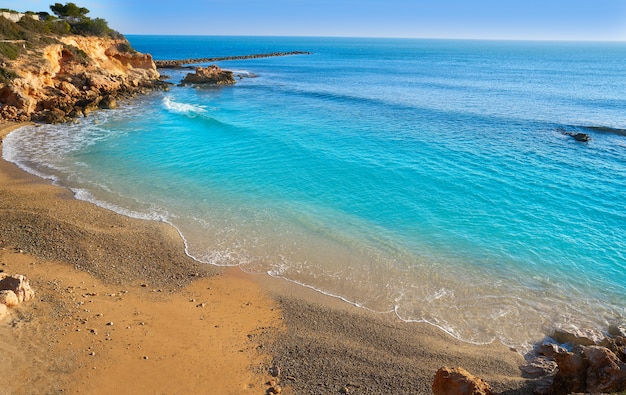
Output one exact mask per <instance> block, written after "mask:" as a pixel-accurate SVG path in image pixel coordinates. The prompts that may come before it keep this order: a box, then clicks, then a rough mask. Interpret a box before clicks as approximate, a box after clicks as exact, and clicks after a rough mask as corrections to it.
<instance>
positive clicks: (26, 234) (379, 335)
mask: <svg viewBox="0 0 626 395" xmlns="http://www.w3.org/2000/svg"><path fill="white" fill-rule="evenodd" d="M14 126H15V125H8V124H0V128H1V129H2V131H0V136H3V135H5V134H6V133H7V132H8V131H9V130H10V129H11V127H14ZM0 270H3V271H4V272H6V273H11V274H13V273H15V274H24V275H26V276H27V277H28V278H29V279H30V280H31V285H32V286H33V288H34V289H35V292H36V298H35V300H34V301H31V302H27V303H26V304H24V305H23V306H21V307H19V308H18V309H16V310H14V311H12V313H11V316H10V317H9V318H7V319H5V320H4V321H2V322H0V363H1V364H2V366H11V369H8V370H7V371H6V372H5V373H4V377H3V380H2V384H0V393H1V394H4V393H7V394H30V393H39V394H48V393H63V394H68V393H69V394H75V393H83V394H110V393H118V394H137V393H142V394H144V393H145V394H156V393H163V394H179V393H180V394H183V393H198V394H199V393H222V394H247V393H250V394H264V393H266V391H267V390H268V388H269V384H268V383H269V382H270V380H272V381H273V382H278V383H279V384H280V385H281V386H282V388H283V393H285V394H338V393H346V392H348V393H350V394H391V393H394V394H428V393H430V392H431V390H430V386H431V384H432V380H433V378H434V375H435V372H436V371H437V369H438V368H440V367H443V366H451V367H456V366H461V367H464V368H465V369H467V370H468V371H470V372H471V373H472V374H475V375H478V376H481V377H483V378H484V379H485V380H487V381H488V382H489V383H490V384H491V385H492V387H493V388H494V390H495V391H496V392H497V393H506V394H517V393H520V394H524V393H532V388H531V387H532V383H531V382H529V381H527V380H524V379H522V377H521V372H520V370H519V365H521V364H522V363H523V358H522V356H520V355H519V354H518V353H516V352H514V351H511V350H509V349H508V348H507V347H505V346H503V345H501V344H489V345H482V346H476V345H470V344H467V343H462V342H459V341H457V340H455V339H453V338H451V337H450V336H448V335H446V334H445V333H443V332H442V331H440V330H439V329H437V328H435V327H432V326H430V325H427V324H410V323H404V322H401V321H399V320H397V319H396V318H395V317H394V316H393V315H391V314H374V313H370V312H368V311H366V310H363V309H358V308H356V307H353V306H351V305H348V304H346V303H344V302H341V301H339V300H336V299H333V298H330V297H326V296H324V295H321V294H319V293H317V292H314V291H312V290H309V289H307V288H305V287H301V286H297V285H294V284H290V283H287V282H285V281H282V280H278V279H272V278H269V277H268V276H252V275H248V274H245V273H243V272H241V271H240V270H239V269H238V268H229V269H224V268H216V267H213V266H209V265H203V264H199V263H197V262H195V261H194V260H192V259H190V258H189V257H188V256H186V255H185V254H184V246H183V242H182V240H181V239H180V237H179V235H178V233H177V232H176V230H175V229H173V228H172V227H170V226H168V225H166V224H164V223H158V222H151V221H143V220H136V219H131V218H127V217H124V216H121V215H118V214H115V213H113V212H110V211H108V210H105V209H102V208H99V207H97V206H95V205H92V204H90V203H87V202H82V201H78V200H75V199H74V198H73V196H72V194H71V192H69V191H67V190H65V189H62V188H59V187H55V186H52V185H50V183H49V182H48V181H45V180H41V179H39V178H37V177H34V176H32V175H29V174H27V173H25V172H23V171H21V170H19V169H18V168H17V167H16V166H14V165H13V164H11V163H7V162H5V161H0ZM272 367H278V368H280V369H279V372H277V370H276V369H270V368H272ZM270 371H271V373H274V374H277V373H278V377H276V378H274V377H273V376H272V375H271V374H270Z"/></svg>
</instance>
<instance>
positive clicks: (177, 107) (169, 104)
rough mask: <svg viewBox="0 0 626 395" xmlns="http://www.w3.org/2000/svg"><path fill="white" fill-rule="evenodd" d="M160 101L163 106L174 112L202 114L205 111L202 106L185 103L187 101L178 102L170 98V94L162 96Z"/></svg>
mask: <svg viewBox="0 0 626 395" xmlns="http://www.w3.org/2000/svg"><path fill="white" fill-rule="evenodd" d="M162 103H163V107H165V109H166V110H168V111H170V112H173V113H176V114H186V115H195V114H203V113H206V112H207V110H206V108H204V106H199V105H194V104H187V103H178V102H176V101H174V100H172V97H171V96H165V97H164V98H163V101H162Z"/></svg>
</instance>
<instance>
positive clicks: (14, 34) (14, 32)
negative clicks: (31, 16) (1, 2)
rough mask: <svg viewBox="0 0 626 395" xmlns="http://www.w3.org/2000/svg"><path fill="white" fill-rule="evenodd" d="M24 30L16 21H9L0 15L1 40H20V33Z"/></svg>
mask: <svg viewBox="0 0 626 395" xmlns="http://www.w3.org/2000/svg"><path fill="white" fill-rule="evenodd" d="M23 31H24V29H22V28H21V27H20V26H19V25H18V24H17V23H15V22H11V21H10V20H8V19H7V18H5V17H2V16H0V39H2V40H22V35H21V33H22V32H23Z"/></svg>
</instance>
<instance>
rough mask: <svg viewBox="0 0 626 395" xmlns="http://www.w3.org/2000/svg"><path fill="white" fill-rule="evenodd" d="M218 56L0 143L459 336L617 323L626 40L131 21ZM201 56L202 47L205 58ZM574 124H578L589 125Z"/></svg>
mask: <svg viewBox="0 0 626 395" xmlns="http://www.w3.org/2000/svg"><path fill="white" fill-rule="evenodd" d="M127 38H128V39H129V40H130V42H131V44H132V45H133V47H134V48H136V49H137V50H138V51H140V52H147V53H150V54H152V55H153V56H154V58H155V59H184V58H202V57H223V56H239V55H250V54H263V53H271V52H288V51H309V52H311V54H309V55H296V56H283V57H271V58H260V59H247V60H237V61H220V62H217V64H218V65H219V66H220V67H222V68H224V69H228V70H232V71H233V72H234V73H235V76H236V78H237V83H236V84H235V85H233V86H221V87H193V86H179V82H180V81H181V79H182V78H183V77H184V76H185V74H186V73H188V72H191V71H192V70H188V69H181V70H162V74H165V75H167V77H168V81H170V82H172V83H173V85H172V86H171V88H170V90H169V91H167V92H154V93H151V94H149V95H147V96H144V97H139V98H136V99H133V100H132V101H129V102H126V103H121V105H120V106H119V108H117V109H112V110H103V111H99V112H96V113H93V114H90V115H89V116H87V117H85V118H82V119H80V120H79V121H78V122H77V123H73V124H64V125H37V126H36V127H35V126H32V127H23V128H21V129H18V130H17V131H15V132H13V133H11V134H10V135H9V136H8V137H7V138H6V140H5V142H4V145H3V157H4V158H5V159H6V160H9V161H11V162H14V163H16V164H17V165H19V166H20V167H21V168H23V169H25V170H27V171H29V172H31V173H33V174H36V175H39V176H41V177H44V178H47V179H50V180H52V181H53V182H54V183H55V184H57V185H60V186H62V187H65V188H68V189H70V190H72V191H73V192H74V194H75V196H76V198H78V199H84V200H87V201H90V202H93V203H95V204H97V205H100V206H102V207H105V208H108V209H111V210H114V211H116V212H119V213H121V214H124V215H127V216H131V217H137V218H144V219H148V220H154V221H163V222H167V223H169V224H171V225H172V226H174V227H175V228H176V229H177V230H178V232H179V233H180V235H181V237H182V238H183V239H184V242H185V246H186V252H187V254H188V255H189V256H191V257H193V258H194V259H196V260H198V261H200V262H205V263H206V264H209V265H218V266H239V267H240V268H241V269H242V270H244V271H246V272H249V273H258V274H260V275H269V276H273V277H277V278H281V279H284V280H285V281H290V282H293V283H297V284H301V285H302V286H304V287H309V288H312V289H315V290H317V291H319V292H321V293H324V294H327V295H331V296H334V297H337V298H341V299H343V300H345V301H346V302H347V303H351V304H354V305H356V306H359V307H361V308H364V309H368V310H371V311H374V312H380V313H389V312H393V313H394V314H395V315H396V316H397V317H398V318H399V319H401V320H404V321H407V322H424V323H429V324H432V325H434V326H436V327H439V328H441V329H442V330H444V331H446V332H447V333H449V334H451V335H452V336H454V337H456V338H458V339H461V340H463V341H466V342H471V343H477V344H482V343H489V342H493V341H500V342H502V343H504V344H505V345H507V346H510V347H515V348H517V349H518V350H529V349H530V348H531V347H532V344H534V343H535V342H537V341H541V340H542V339H543V338H544V337H545V336H546V335H548V334H550V333H551V332H552V331H553V330H554V329H575V328H579V329H593V330H597V331H606V330H607V327H608V326H609V325H624V324H626V60H625V59H626V43H611V42H604V43H603V42H530V41H473V40H431V39H376V38H316V37H219V36H141V35H131V36H128V37H127ZM202 65H205V66H206V64H202ZM568 133H570V134H576V133H585V134H587V135H589V137H590V140H589V141H587V142H580V141H577V140H575V139H574V138H573V137H572V136H571V135H569V134H568Z"/></svg>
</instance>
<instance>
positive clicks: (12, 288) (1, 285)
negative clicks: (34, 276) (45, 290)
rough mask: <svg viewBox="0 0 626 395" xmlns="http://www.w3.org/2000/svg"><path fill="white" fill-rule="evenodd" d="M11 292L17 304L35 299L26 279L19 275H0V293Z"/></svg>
mask: <svg viewBox="0 0 626 395" xmlns="http://www.w3.org/2000/svg"><path fill="white" fill-rule="evenodd" d="M2 291H9V292H13V293H14V294H15V295H16V297H17V301H18V303H23V302H27V301H29V300H31V299H33V298H34V297H35V292H34V291H33V289H32V288H31V286H30V283H29V281H28V279H27V278H26V277H25V276H22V275H21V274H16V275H12V276H10V275H7V274H4V273H0V292H2Z"/></svg>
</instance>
